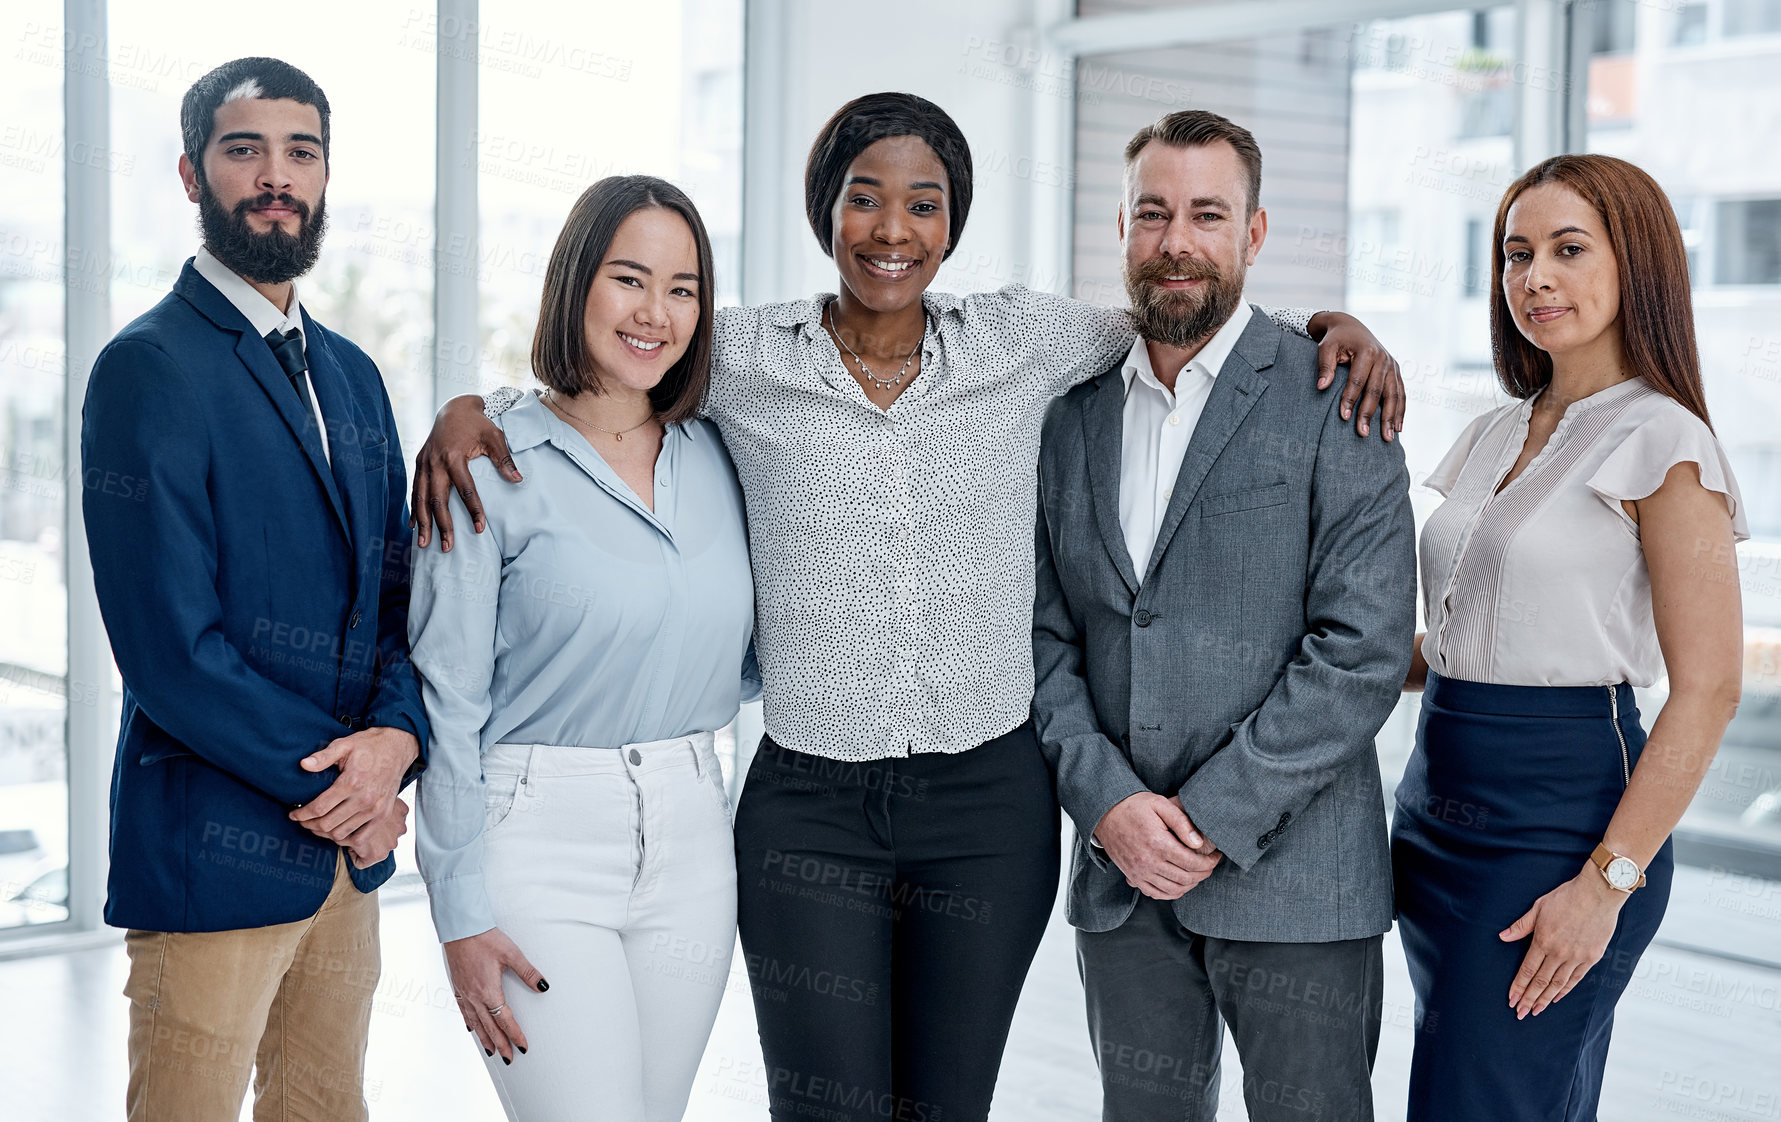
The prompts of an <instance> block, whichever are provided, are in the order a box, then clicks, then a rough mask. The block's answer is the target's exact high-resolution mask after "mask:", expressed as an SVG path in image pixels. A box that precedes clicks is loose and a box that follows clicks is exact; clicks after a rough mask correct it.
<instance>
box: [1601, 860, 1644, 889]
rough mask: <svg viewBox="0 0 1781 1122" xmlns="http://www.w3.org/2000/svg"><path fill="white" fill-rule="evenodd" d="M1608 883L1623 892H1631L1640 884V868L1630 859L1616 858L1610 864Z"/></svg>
mask: <svg viewBox="0 0 1781 1122" xmlns="http://www.w3.org/2000/svg"><path fill="white" fill-rule="evenodd" d="M1607 871H1608V883H1609V884H1611V885H1613V886H1614V887H1615V888H1618V889H1620V890H1621V891H1622V892H1631V891H1632V890H1633V885H1635V884H1638V883H1639V867H1638V866H1637V865H1635V864H1633V862H1632V859H1631V858H1629V857H1616V858H1615V859H1614V860H1612V861H1610V862H1608V870H1607Z"/></svg>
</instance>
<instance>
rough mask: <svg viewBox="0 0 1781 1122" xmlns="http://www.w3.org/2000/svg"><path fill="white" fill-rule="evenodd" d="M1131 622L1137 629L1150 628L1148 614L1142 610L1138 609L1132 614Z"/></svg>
mask: <svg viewBox="0 0 1781 1122" xmlns="http://www.w3.org/2000/svg"><path fill="white" fill-rule="evenodd" d="M1132 622H1133V623H1135V624H1137V625H1138V626H1139V627H1149V626H1150V613H1149V612H1147V611H1145V610H1144V609H1143V608H1139V609H1138V610H1137V611H1135V612H1133V613H1132Z"/></svg>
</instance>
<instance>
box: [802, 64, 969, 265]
mask: <svg viewBox="0 0 1781 1122" xmlns="http://www.w3.org/2000/svg"><path fill="white" fill-rule="evenodd" d="M893 136H915V137H920V138H921V139H922V140H923V141H926V142H927V146H928V147H929V148H932V149H933V150H934V155H936V156H938V157H939V158H940V164H941V166H942V167H944V168H945V169H946V180H947V188H946V201H947V209H948V213H947V229H946V252H945V254H943V255H942V256H941V260H943V261H944V260H945V259H946V258H948V257H951V256H952V251H953V250H954V249H957V248H958V244H959V235H960V234H961V233H963V232H964V229H965V218H966V216H967V215H969V214H970V213H971V183H972V174H973V173H972V170H971V146H970V145H969V144H967V143H966V142H965V134H964V133H962V132H960V131H959V127H958V123H957V122H955V121H954V120H953V119H952V117H951V116H950V115H949V114H948V113H947V112H946V110H944V109H942V108H940V107H939V106H938V105H935V104H934V103H933V102H931V101H929V100H928V99H927V98H925V97H917V96H915V95H914V94H907V93H875V94H866V95H865V96H864V97H856V98H854V99H853V100H852V101H850V102H848V103H847V104H846V105H843V106H842V107H841V108H839V109H837V110H835V115H834V116H833V117H830V118H829V121H828V124H826V125H824V126H823V127H822V131H821V132H819V133H817V134H816V140H815V142H814V143H812V144H811V145H810V159H809V161H808V162H807V163H806V164H805V165H804V214H805V215H806V217H808V218H809V219H810V229H811V232H812V233H814V234H815V235H816V244H817V245H820V246H822V251H823V252H824V253H825V254H828V255H830V256H833V255H834V249H833V247H832V246H831V245H830V243H831V242H832V241H833V240H834V237H835V218H834V208H835V199H836V197H837V196H839V195H840V194H841V187H842V184H843V182H844V181H845V180H846V178H847V169H848V167H849V166H850V165H851V164H852V163H853V162H854V160H856V159H858V158H859V154H860V153H861V152H864V151H865V150H866V149H867V148H870V147H871V146H872V145H873V144H876V143H877V142H878V141H880V140H887V139H889V138H890V137H893Z"/></svg>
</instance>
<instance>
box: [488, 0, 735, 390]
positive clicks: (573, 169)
mask: <svg viewBox="0 0 1781 1122" xmlns="http://www.w3.org/2000/svg"><path fill="white" fill-rule="evenodd" d="M482 16H483V20H482V27H481V47H482V50H481V71H480V75H479V78H478V81H479V83H480V87H481V88H480V95H481V108H480V122H479V128H478V133H479V135H478V150H477V157H476V158H477V169H478V180H477V190H478V192H479V203H480V209H481V215H482V216H481V223H480V231H479V238H480V245H479V252H480V254H481V267H480V269H479V272H478V281H479V284H480V286H481V292H482V301H481V309H482V325H481V326H482V334H483V347H482V354H481V368H482V369H481V379H482V381H483V383H484V384H485V385H531V384H532V366H531V349H532V329H533V327H534V326H535V325H536V323H537V320H538V299H539V296H540V294H541V293H542V291H543V288H544V272H545V266H546V264H547V263H548V262H549V259H550V252H551V247H552V246H554V245H555V244H556V238H557V233H558V231H560V230H561V229H562V226H563V219H564V218H565V217H566V216H567V215H568V213H569V208H570V206H571V205H573V204H574V202H575V200H576V198H577V197H579V196H580V195H581V193H582V192H583V191H585V190H586V189H587V188H588V187H589V186H591V185H592V184H593V183H594V182H595V181H596V180H598V179H601V178H604V177H605V176H609V175H629V174H638V173H642V174H648V175H655V176H660V177H661V178H663V179H666V180H669V181H670V182H672V183H675V184H677V185H678V186H680V187H681V188H682V189H684V190H685V191H686V192H687V194H688V195H690V196H692V199H693V202H694V203H695V204H696V205H697V206H698V207H699V213H700V216H701V217H702V218H703V219H704V221H705V225H706V229H707V230H708V232H709V233H710V235H711V239H712V243H713V250H714V252H715V254H716V269H717V274H718V275H717V278H716V280H717V292H718V295H719V298H720V299H725V298H727V299H728V300H729V301H732V302H733V301H734V299H735V297H736V294H737V292H738V291H739V288H740V282H741V276H740V256H739V255H740V246H741V232H742V204H741V199H742V178H741V175H742V149H741V129H740V113H739V107H740V105H741V103H742V3H741V0H683V2H682V3H678V4H656V5H639V6H631V5H620V4H593V5H582V4H564V3H559V2H558V0H512V2H510V3H505V4H502V5H500V6H498V7H497V6H495V5H491V4H485V5H484V6H483V9H482Z"/></svg>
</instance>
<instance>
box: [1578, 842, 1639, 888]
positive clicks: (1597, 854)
mask: <svg viewBox="0 0 1781 1122" xmlns="http://www.w3.org/2000/svg"><path fill="white" fill-rule="evenodd" d="M1622 859H1624V860H1627V861H1631V860H1632V858H1630V857H1624V855H1623V854H1619V853H1615V852H1614V851H1613V850H1611V849H1609V848H1608V846H1607V843H1606V842H1597V843H1596V847H1595V850H1594V851H1593V852H1592V853H1590V855H1589V860H1590V863H1591V864H1593V865H1594V866H1595V867H1596V868H1597V869H1598V870H1599V871H1600V872H1601V874H1602V879H1603V880H1605V881H1608V887H1609V888H1613V889H1614V890H1615V891H1617V892H1631V891H1633V889H1635V888H1644V887H1645V870H1643V869H1639V879H1638V881H1637V882H1636V883H1635V884H1634V885H1633V887H1632V888H1624V889H1623V888H1617V887H1616V886H1615V884H1614V882H1613V881H1611V880H1608V866H1609V865H1611V864H1613V863H1614V862H1615V861H1619V860H1622ZM1637 867H1638V865H1637V863H1636V862H1635V863H1634V868H1637Z"/></svg>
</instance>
